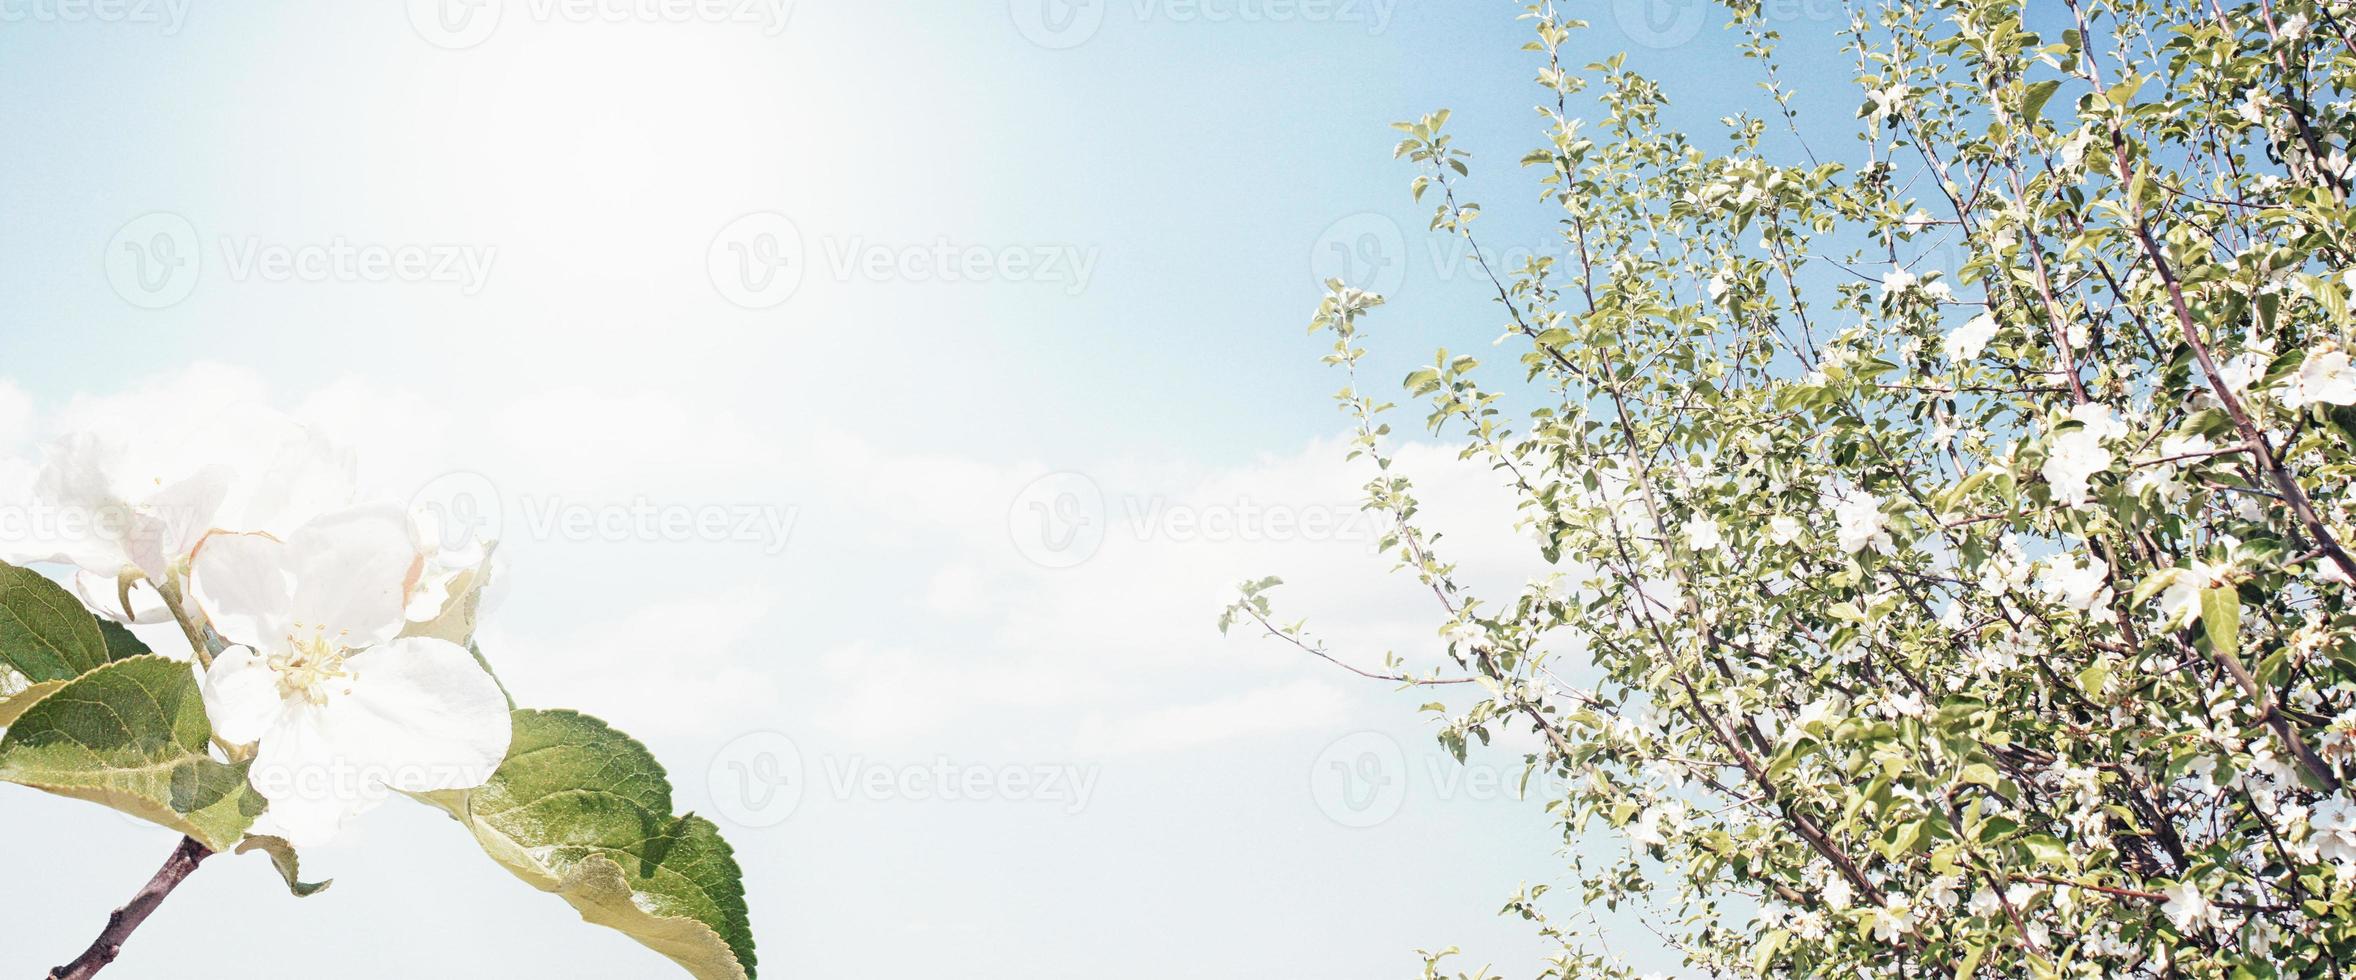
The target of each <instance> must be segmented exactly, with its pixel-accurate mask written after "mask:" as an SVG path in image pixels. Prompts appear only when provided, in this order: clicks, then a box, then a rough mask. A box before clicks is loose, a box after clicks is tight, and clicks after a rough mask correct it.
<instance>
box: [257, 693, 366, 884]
mask: <svg viewBox="0 0 2356 980" xmlns="http://www.w3.org/2000/svg"><path fill="white" fill-rule="evenodd" d="M330 713H331V709H330V708H327V707H325V706H322V705H315V704H311V703H309V702H307V701H300V700H297V701H292V702H288V703H287V706H286V709H285V710H284V711H282V712H280V714H279V716H278V719H277V722H276V723H275V724H273V725H271V726H270V730H269V731H268V732H267V733H265V734H264V735H263V736H262V746H261V748H260V750H258V751H256V752H255V753H254V762H253V768H251V769H250V770H248V771H247V774H246V781H247V782H249V783H251V784H252V785H253V787H254V790H255V791H256V792H259V793H261V794H262V798H263V799H266V800H269V801H270V809H269V812H268V813H267V814H265V816H266V817H267V818H268V819H269V821H270V823H271V824H272V825H273V827H272V829H274V830H276V831H277V832H278V834H277V835H278V836H281V837H284V838H286V839H287V841H289V842H290V843H292V844H294V845H295V846H296V847H312V846H316V845H319V844H324V843H326V842H327V841H328V840H330V839H332V838H333V837H335V835H336V834H337V833H338V832H339V831H341V830H342V829H343V826H344V823H345V822H346V821H348V820H350V819H351V818H352V816H353V815H355V814H358V813H360V812H361V811H363V810H366V809H368V808H369V807H372V806H375V805H376V804H377V803H380V802H382V801H383V800H384V798H385V797H386V796H387V795H388V793H387V791H386V790H385V788H384V784H383V782H382V781H381V780H379V779H374V778H372V776H373V774H372V773H371V772H370V767H369V766H368V765H366V764H365V762H364V761H362V760H357V759H355V758H353V757H351V756H350V755H348V754H346V753H344V752H342V751H341V750H340V749H339V747H338V745H337V742H336V740H335V737H334V735H333V734H332V731H331V723H330V721H329V715H330Z"/></svg>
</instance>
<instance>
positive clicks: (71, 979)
mask: <svg viewBox="0 0 2356 980" xmlns="http://www.w3.org/2000/svg"><path fill="white" fill-rule="evenodd" d="M212 856H213V852H212V851H211V850H210V849H209V848H206V847H205V846H204V845H203V844H199V843H197V842H196V838H193V837H182V838H180V846H179V847H176V848H173V849H172V856H171V857H168V858H165V859H164V866H163V867H161V868H158V869H156V872H155V877H153V878H150V879H148V880H147V884H146V885H145V886H142V887H141V888H140V889H139V893H138V894H136V895H133V896H131V900H130V901H129V902H125V903H123V907H122V908H119V909H116V910H114V911H113V912H112V913H110V914H108V915H107V917H106V928H105V929H102V930H100V931H99V933H98V938H97V939H93V940H91V941H90V948H89V949H85V950H83V951H82V955H80V956H77V957H74V961H73V962H71V963H68V964H66V965H64V966H61V967H58V968H57V969H54V970H51V971H49V980H86V978H88V977H93V976H96V975H98V971H100V970H103V969H105V968H106V965H107V964H109V963H112V962H114V961H115V957H117V956H120V955H122V953H123V943H124V942H126V941H128V940H129V939H130V938H131V931H132V930H134V929H137V928H139V924H140V923H142V922H146V921H147V917H148V915H149V914H151V913H153V912H154V911H155V908H156V906H158V905H162V904H163V903H164V898H165V897H166V896H168V895H170V894H172V889H174V888H178V887H180V882H181V881H183V880H186V879H187V877H188V876H189V874H190V873H192V872H194V871H195V870H196V866H197V865H198V864H201V863H203V862H204V859H206V858H208V857H212Z"/></svg>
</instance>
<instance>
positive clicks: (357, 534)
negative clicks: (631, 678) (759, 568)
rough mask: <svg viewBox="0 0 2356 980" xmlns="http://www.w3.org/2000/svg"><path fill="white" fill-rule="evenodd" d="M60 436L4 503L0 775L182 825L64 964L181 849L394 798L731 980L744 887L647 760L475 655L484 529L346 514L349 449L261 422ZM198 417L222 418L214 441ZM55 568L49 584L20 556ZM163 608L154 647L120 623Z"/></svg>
mask: <svg viewBox="0 0 2356 980" xmlns="http://www.w3.org/2000/svg"><path fill="white" fill-rule="evenodd" d="M240 415H241V417H238V418H233V419H217V418H204V419H199V420H192V421H191V422H190V423H186V424H175V422H174V420H157V422H156V424H155V425H154V426H153V427H151V428H147V429H143V430H142V431H140V432H137V433H116V432H96V433H82V434H76V435H72V436H68V437H67V438H65V439H64V440H61V441H60V442H59V443H58V444H57V445H55V446H54V447H52V449H51V451H50V452H49V454H48V458H47V460H46V462H45V463H44V465H43V466H42V467H41V468H40V469H39V470H38V471H37V474H36V475H35V476H34V477H33V479H32V482H31V485H30V486H29V487H18V488H14V490H15V491H16V492H14V493H12V494H11V496H12V498H13V499H10V500H7V501H5V503H6V504H7V506H8V507H9V508H10V509H11V510H12V511H14V512H15V513H16V515H17V516H18V517H20V518H24V519H22V520H18V521H15V522H13V523H14V526H15V528H16V529H17V530H19V531H21V532H23V533H20V534H15V535H12V537H11V539H10V540H9V541H7V542H6V544H7V551H8V554H7V555H6V556H5V557H7V558H8V559H9V560H10V561H11V562H14V563H15V564H5V565H0V725H5V726H6V729H7V731H6V734H5V736H4V737H0V780H4V781H7V782H12V783H18V784H22V785H25V786H30V787H34V788H36V789H42V790H47V791H49V792H52V793H56V794H59V795H62V796H69V797H73V798H76V799H82V800H88V801H91V802H94V803H98V804H102V805H105V806H109V807H113V808H115V809H117V810H120V811H122V812H124V813H128V814H131V815H133V816H136V817H140V818H143V819H146V820H150V821H153V822H155V823H158V824H161V825H163V826H165V827H169V828H171V829H173V830H176V831H179V832H181V833H182V834H185V835H186V836H185V837H184V838H183V839H182V840H181V842H180V846H179V847H178V848H177V849H176V850H174V852H173V853H172V855H171V857H170V858H169V859H168V860H167V861H166V862H165V864H164V866H163V868H162V869H161V870H159V871H158V872H157V873H156V875H155V878H154V879H153V880H152V881H150V882H149V883H148V884H147V886H146V887H144V888H142V889H141V890H140V891H139V892H138V894H137V895H136V896H134V897H133V899H132V900H131V902H129V903H128V904H126V905H124V906H123V907H122V908H121V909H120V910H118V911H117V912H116V913H115V914H114V915H113V916H112V917H110V918H109V920H108V922H107V925H106V927H105V929H104V931H103V932H101V934H100V935H99V937H98V939H97V940H96V941H95V942H93V943H91V945H90V947H89V949H88V950H87V951H85V952H83V953H82V955H81V956H79V957H77V958H75V959H74V960H73V961H72V962H70V963H68V964H67V965H65V966H61V967H58V968H57V969H56V970H55V971H53V972H52V973H51V974H50V977H51V978H52V980H70V978H81V977H88V976H91V975H93V974H95V973H97V972H98V971H99V970H100V969H101V968H103V967H105V966H106V965H107V964H108V963H110V962H112V961H113V960H114V958H115V957H116V955H117V954H118V953H119V951H120V950H121V948H122V945H123V943H124V942H125V940H127V939H128V938H129V936H130V934H131V932H132V930H134V929H136V928H138V927H139V925H140V923H142V922H144V921H145V920H146V919H147V917H148V915H149V914H150V913H152V912H153V911H154V910H155V908H156V906H157V905H158V904H159V903H161V902H162V901H163V900H164V898H165V897H166V896H167V895H169V894H170V893H171V891H172V889H173V888H174V887H175V886H177V885H178V884H179V883H180V881H181V880H182V879H184V878H185V877H187V876H188V875H189V874H190V873H191V872H193V871H194V870H196V868H197V866H198V864H199V863H200V862H202V861H204V860H205V859H206V858H208V857H210V856H211V855H213V854H215V853H217V852H221V851H234V852H236V853H240V854H243V853H247V852H251V851H259V852H262V853H264V854H266V855H267V856H268V857H269V858H270V860H271V861H272V862H273V863H274V864H275V865H276V866H277V869H278V871H279V873H280V874H282V875H284V876H285V879H286V883H287V885H288V887H289V888H291V889H292V890H293V891H294V893H295V894H296V895H297V896H305V895H311V894H314V893H316V892H318V891H320V890H321V889H324V888H325V887H326V883H324V882H322V883H318V884H312V883H307V882H304V881H302V880H301V878H300V877H299V872H298V870H297V849H298V848H302V847H308V846H311V845H314V844H317V843H319V842H321V841H324V840H327V839H329V838H331V837H333V836H335V835H336V833H337V832H338V831H339V830H340V829H341V828H342V827H343V826H344V825H345V824H346V822H348V821H349V820H350V819H352V818H353V817H355V816H357V815H358V814H360V813H361V812H363V811H365V810H367V809H368V808H370V807H372V806H375V805H376V804H378V803H380V802H382V801H384V800H386V799H388V798H391V797H394V796H405V797H409V798H411V799H414V800H417V801H419V802H422V803H425V804H427V805H430V806H435V807H440V808H441V809H443V810H445V811H447V812H448V813H449V814H450V815H451V816H452V817H453V818H455V819H456V820H457V821H458V823H459V824H461V825H462V826H464V827H465V828H466V829H467V831H468V832H470V833H471V834H472V835H473V837H474V839H475V841H476V843H478V844H480V845H481V847H482V848H483V850H484V851H485V853H487V854H489V855H490V856H491V858H492V859H494V860H496V861H498V862H499V863H500V864H501V865H502V866H504V867H506V868H507V870H509V871H511V872H513V873H514V874H515V875H516V876H517V877H519V878H522V879H524V880H525V881H527V882H529V883H531V884H532V885H533V886H534V887H537V888H539V889H541V890H542V891H550V892H555V893H556V894H557V895H559V896H561V897H562V898H564V900H565V901H567V902H570V903H572V905H573V906H574V907H575V908H576V909H578V910H579V911H580V913H581V917H582V918H583V919H586V920H587V921H589V922H593V923H596V924H598V925H603V926H608V927H611V928H614V929H618V930H621V931H622V932H624V933H626V934H628V935H629V936H630V937H631V938H633V939H636V940H638V941H639V942H641V943H644V944H646V945H647V946H649V947H652V948H653V949H655V950H656V951H658V952H660V953H662V954H663V955H665V956H668V957H670V958H671V959H672V960H674V961H676V962H677V963H678V964H679V965H680V966H682V967H685V968H686V970H687V972H688V973H690V974H691V975H693V976H696V977H701V978H736V980H750V978H751V977H752V976H753V973H754V956H753V938H752V931H751V927H750V924H749V922H748V920H747V917H746V912H745V904H744V887H743V884H742V881H741V877H742V876H741V874H740V873H739V870H738V868H737V865H736V860H735V858H734V856H733V854H732V853H731V852H730V850H729V847H728V844H727V843H726V842H725V841H723V840H721V839H720V835H719V832H718V830H717V829H716V828H714V827H713V826H712V824H711V822H710V821H707V820H704V819H702V818H700V817H696V816H693V815H684V816H677V815H674V814H673V812H672V808H671V798H670V797H671V789H670V784H669V783H668V781H667V780H666V778H665V776H664V774H663V769H662V767H661V766H660V765H658V764H656V762H655V760H654V758H653V757H652V756H651V755H649V754H648V753H647V751H646V748H645V747H644V746H642V745H640V744H638V743H637V742H636V741H633V740H631V739H630V738H629V736H626V735H623V734H622V733H620V732H617V731H615V730H613V729H612V728H609V727H607V726H606V725H605V724H604V723H603V722H600V721H598V720H596V719H594V718H590V717H588V716H585V715H581V714H578V713H574V712H569V711H538V710H528V709H517V708H516V707H515V706H514V704H513V702H512V701H511V700H510V699H509V698H508V696H507V694H506V692H505V690H504V689H503V688H502V687H501V686H500V684H499V682H498V681H497V680H496V679H494V677H493V676H492V674H491V671H490V666H489V664H488V662H487V661H486V660H485V659H484V658H483V656H482V654H481V652H480V651H479V650H477V649H476V648H475V646H474V642H473V636H474V628H475V619H476V611H477V609H478V607H479V604H480V601H481V597H482V590H483V587H484V585H485V584H486V583H487V582H488V581H489V576H490V572H491V568H492V566H491V562H490V552H491V544H492V543H491V542H488V541H482V540H477V539H475V538H474V537H473V536H471V535H470V534H469V533H467V529H465V528H462V527H456V526H452V525H451V524H450V523H449V522H446V521H444V520H442V519H441V518H443V517H445V516H447V515H443V514H440V513H437V512H434V511H432V510H430V509H429V510H419V511H417V512H414V513H412V512H405V511H404V510H403V509H402V508H400V507H397V506H393V505H389V504H368V503H362V502H357V501H356V499H355V495H354V492H353V467H352V460H351V457H350V456H349V455H348V454H345V453H343V452H341V451H339V450H336V449H334V448H333V447H331V446H328V445H326V444H325V443H323V442H322V441H321V440H320V439H319V438H318V437H316V436H315V435H313V434H311V433H309V432H308V431H305V430H303V429H301V428H300V427H297V426H295V425H294V424H293V423H291V422H288V421H286V420H284V419H281V418H276V417H271V416H263V417H252V416H247V415H245V414H244V413H240ZM222 433H233V435H232V436H229V437H227V438H224V437H222V435H221V434H222ZM44 562H46V563H55V564H57V565H60V566H63V567H67V568H71V569H72V573H71V578H70V581H71V583H72V586H73V588H72V590H71V591H68V589H67V588H66V587H65V586H62V585H59V584H58V583H57V582H55V581H52V580H51V579H50V578H47V577H44V576H43V575H40V574H38V573H36V572H34V571H31V570H29V569H27V568H25V567H23V566H24V565H27V564H37V563H44ZM165 622H177V623H178V624H179V627H180V630H181V633H182V635H183V636H184V637H185V638H186V641H187V648H186V649H185V650H177V651H162V652H158V651H152V650H150V649H149V648H148V647H147V646H146V645H145V644H144V643H142V642H141V641H140V640H139V639H138V638H137V637H136V636H134V635H133V634H132V632H131V631H130V630H129V629H127V628H125V626H124V624H126V623H165Z"/></svg>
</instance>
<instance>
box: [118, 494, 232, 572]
mask: <svg viewBox="0 0 2356 980" xmlns="http://www.w3.org/2000/svg"><path fill="white" fill-rule="evenodd" d="M235 478H236V474H235V473H234V472H233V471H231V470H230V469H229V468H228V467H225V466H208V467H205V468H204V469H203V470H200V471H198V472H197V474H196V475H195V476H191V477H189V478H187V479H185V480H181V481H179V482H177V483H174V484H172V485H170V486H168V487H164V488H163V489H161V490H158V491H156V492H155V493H152V494H149V495H148V496H147V498H146V499H145V500H142V501H140V503H139V506H138V510H137V513H136V514H135V515H134V516H133V517H132V519H131V521H130V527H129V528H128V532H127V533H126V535H125V536H124V539H123V553H124V554H125V555H127V556H129V557H130V559H131V562H132V564H135V565H138V566H139V570H140V571H142V572H144V573H146V574H147V577H148V579H149V580H150V581H156V582H161V581H164V580H165V578H166V577H168V576H169V575H170V574H171V569H172V564H173V563H174V562H176V561H178V560H180V558H181V556H183V555H186V554H188V553H189V552H191V551H194V550H196V546H197V544H198V543H199V542H201V541H203V540H204V536H205V532H206V531H208V530H211V528H212V526H213V517H214V516H215V515H216V514H218V513H219V512H220V510H221V498H222V497H223V496H224V495H226V494H227V493H228V492H229V483H230V481H231V480H234V479H235Z"/></svg>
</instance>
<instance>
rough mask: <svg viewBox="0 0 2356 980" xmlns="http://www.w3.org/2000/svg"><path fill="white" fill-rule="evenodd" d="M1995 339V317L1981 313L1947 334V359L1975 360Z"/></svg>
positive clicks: (1957, 360) (1958, 360) (1959, 360)
mask: <svg viewBox="0 0 2356 980" xmlns="http://www.w3.org/2000/svg"><path fill="white" fill-rule="evenodd" d="M1994 339H1996V315H1995V314H1993V313H1982V314H1980V315H1979V316H1975V317H1973V318H1971V319H1970V320H1968V321H1965V323H1964V325H1963V326H1960V327H1957V328H1955V329H1954V330H1951V331H1949V332H1948V333H1947V339H1946V350H1947V359H1948V360H1951V361H1956V362H1962V361H1969V360H1974V359H1977V358H1978V357H1979V356H1980V352H1981V351H1984V350H1986V349H1987V348H1988V342H1989V341H1991V340H1994Z"/></svg>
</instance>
